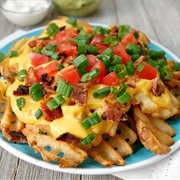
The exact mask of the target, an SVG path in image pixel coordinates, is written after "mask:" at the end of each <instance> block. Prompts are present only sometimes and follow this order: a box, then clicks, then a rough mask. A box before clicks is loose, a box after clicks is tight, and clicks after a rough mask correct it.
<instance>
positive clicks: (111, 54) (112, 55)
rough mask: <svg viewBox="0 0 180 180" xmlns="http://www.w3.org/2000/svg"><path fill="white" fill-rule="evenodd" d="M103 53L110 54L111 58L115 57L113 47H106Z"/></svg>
mask: <svg viewBox="0 0 180 180" xmlns="http://www.w3.org/2000/svg"><path fill="white" fill-rule="evenodd" d="M102 54H106V55H108V56H109V57H110V58H113V57H114V51H113V50H112V49H111V48H107V49H105V50H104V51H103V52H102Z"/></svg>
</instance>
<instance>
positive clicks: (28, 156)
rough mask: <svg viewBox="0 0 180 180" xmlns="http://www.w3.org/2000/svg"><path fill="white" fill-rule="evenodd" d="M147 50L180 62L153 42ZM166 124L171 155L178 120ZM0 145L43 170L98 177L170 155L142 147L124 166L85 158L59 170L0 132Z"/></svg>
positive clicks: (178, 142) (178, 143)
mask: <svg viewBox="0 0 180 180" xmlns="http://www.w3.org/2000/svg"><path fill="white" fill-rule="evenodd" d="M93 25H94V24H93ZM43 28H44V27H41V28H38V29H35V30H32V31H29V32H27V33H24V34H23V35H21V36H19V37H17V38H16V39H12V40H11V41H10V42H9V43H7V44H6V45H5V46H4V47H2V48H1V49H0V52H3V53H4V54H7V53H8V51H9V49H10V47H11V46H12V45H13V42H14V40H18V39H21V38H23V37H32V36H39V35H40V32H41V31H42V29H43ZM149 48H150V49H154V50H164V51H165V52H166V58H167V59H173V60H175V61H180V60H179V59H178V57H177V56H176V55H174V54H173V53H172V52H171V51H169V50H168V49H167V48H165V47H163V46H162V45H160V44H158V43H157V42H155V41H152V40H151V43H150V44H149ZM167 123H168V124H169V125H170V126H172V127H173V128H174V129H175V130H176V135H175V136H174V137H173V139H174V141H175V144H174V145H172V146H171V153H172V152H174V151H175V150H177V149H178V148H179V147H180V118H178V119H176V120H167ZM0 145H1V146H2V147H3V148H4V149H6V150H7V151H9V152H10V153H11V154H14V155H15V156H17V157H19V158H21V159H23V160H25V161H27V162H29V163H31V164H34V165H37V166H40V167H43V168H47V169H50V170H55V171H60V172H66V173H72V174H90V175H98V174H112V173H117V172H123V171H127V170H131V169H135V168H140V167H144V166H147V165H150V164H152V163H155V162H157V161H160V160H161V159H163V158H165V157H167V156H168V155H170V153H168V154H166V155H154V154H153V153H152V152H151V151H149V150H147V149H146V148H144V147H142V148H140V149H139V150H138V151H137V152H135V153H133V154H131V155H129V156H127V157H125V158H124V159H125V161H126V165H124V166H113V167H110V168H109V167H104V166H101V165H100V164H98V163H97V162H95V161H94V160H92V159H90V158H87V159H86V160H85V161H84V162H83V163H82V164H81V165H79V166H78V167H76V168H59V167H58V165H57V164H54V163H51V162H44V161H43V160H42V158H41V156H40V154H39V153H34V150H33V149H32V148H31V147H29V146H28V145H20V144H13V143H10V142H8V141H7V140H6V139H5V138H4V137H2V133H1V132H0Z"/></svg>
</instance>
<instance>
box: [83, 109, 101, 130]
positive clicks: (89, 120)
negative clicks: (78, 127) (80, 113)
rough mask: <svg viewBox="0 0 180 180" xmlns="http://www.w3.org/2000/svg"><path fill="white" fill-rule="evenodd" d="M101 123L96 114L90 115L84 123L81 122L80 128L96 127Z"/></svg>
mask: <svg viewBox="0 0 180 180" xmlns="http://www.w3.org/2000/svg"><path fill="white" fill-rule="evenodd" d="M100 122H101V117H100V116H99V115H98V113H97V112H94V113H92V114H91V115H90V116H88V117H87V118H86V119H84V121H82V123H81V124H82V126H83V127H84V128H85V129H89V128H90V127H91V126H93V125H96V124H98V123H100Z"/></svg>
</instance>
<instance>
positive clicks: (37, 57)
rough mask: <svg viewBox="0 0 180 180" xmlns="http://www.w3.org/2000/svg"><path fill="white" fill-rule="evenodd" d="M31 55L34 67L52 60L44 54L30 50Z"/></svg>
mask: <svg viewBox="0 0 180 180" xmlns="http://www.w3.org/2000/svg"><path fill="white" fill-rule="evenodd" d="M29 55H30V59H31V63H32V65H33V66H34V67H37V66H39V65H41V64H44V63H47V62H49V61H50V58H49V57H47V56H45V55H43V54H38V53H34V52H30V54H29Z"/></svg>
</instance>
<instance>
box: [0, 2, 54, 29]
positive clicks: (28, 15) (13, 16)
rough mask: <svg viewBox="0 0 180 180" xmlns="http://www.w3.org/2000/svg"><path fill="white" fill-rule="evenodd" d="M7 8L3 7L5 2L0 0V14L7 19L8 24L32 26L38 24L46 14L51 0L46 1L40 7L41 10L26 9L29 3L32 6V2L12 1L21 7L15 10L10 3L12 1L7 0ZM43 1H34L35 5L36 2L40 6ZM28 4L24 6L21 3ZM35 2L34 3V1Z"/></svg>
mask: <svg viewBox="0 0 180 180" xmlns="http://www.w3.org/2000/svg"><path fill="white" fill-rule="evenodd" d="M8 1H9V2H8V3H9V6H8V8H7V7H6V6H5V3H6V2H7V0H0V10H1V12H2V14H3V15H4V16H5V17H6V19H8V20H9V21H10V22H12V23H13V24H16V25H18V26H32V25H35V24H38V23H39V22H41V21H42V20H43V19H44V18H45V17H46V16H47V14H48V11H49V8H50V6H51V0H46V1H47V3H46V4H45V5H44V4H43V6H42V7H41V8H36V7H35V8H34V9H33V8H32V7H28V6H29V5H30V3H31V6H32V1H31V0H29V2H28V0H26V1H23V0H18V1H17V0H14V1H16V2H17V3H20V1H21V3H20V6H21V7H18V8H19V9H18V8H16V7H15V6H14V5H13V4H11V3H13V2H11V1H12V0H8ZM43 1H44V0H36V3H37V2H38V5H39V6H41V5H42V2H43ZM25 2H26V3H29V4H26V5H24V4H23V3H25ZM34 2H35V1H34Z"/></svg>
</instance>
